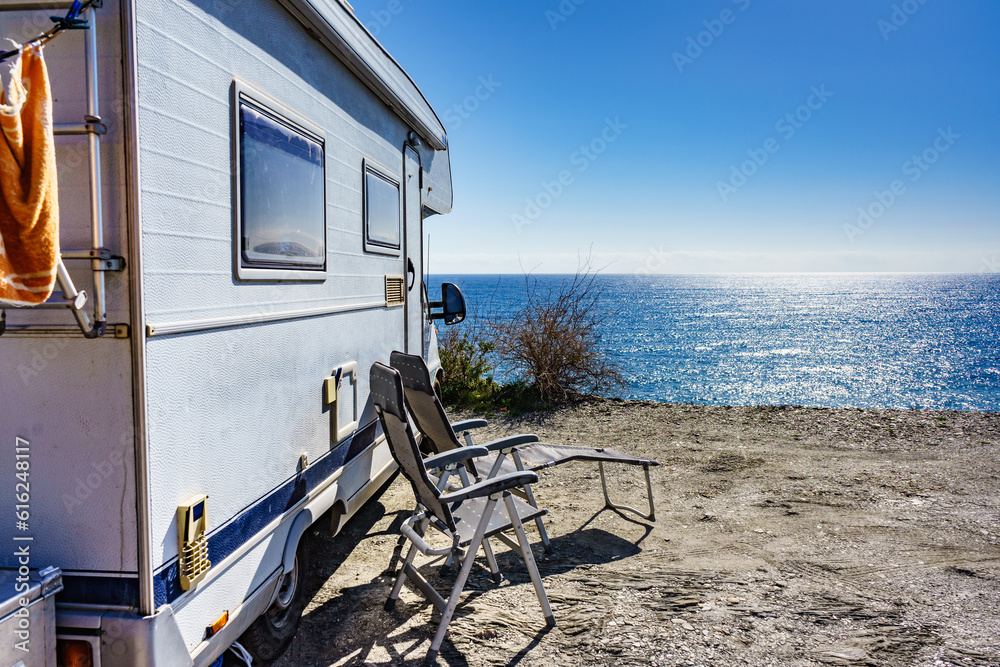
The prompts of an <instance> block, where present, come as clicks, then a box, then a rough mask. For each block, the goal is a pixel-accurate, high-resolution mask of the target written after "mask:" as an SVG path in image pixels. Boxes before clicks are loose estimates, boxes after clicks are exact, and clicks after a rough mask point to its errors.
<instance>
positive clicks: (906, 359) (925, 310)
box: [428, 273, 1000, 411]
mask: <svg viewBox="0 0 1000 667" xmlns="http://www.w3.org/2000/svg"><path fill="white" fill-rule="evenodd" d="M571 278H572V276H571V275H566V274H533V275H532V276H530V278H529V280H537V281H538V285H539V286H540V287H541V288H542V290H543V291H544V290H547V289H548V288H549V287H553V288H557V287H558V285H559V284H560V283H561V282H563V281H565V280H567V279H571ZM442 282H453V283H455V284H457V285H458V286H459V287H460V288H461V289H462V291H463V293H464V294H465V298H466V304H467V308H468V313H469V317H468V320H467V322H466V323H462V324H459V325H457V326H459V327H463V326H467V327H474V326H475V323H476V321H477V320H478V319H480V318H484V317H489V316H491V315H501V316H503V315H509V314H511V313H513V312H516V311H517V309H518V308H519V307H520V306H521V305H522V304H523V303H524V301H525V298H526V290H525V276H524V275H523V274H503V275H495V274H494V275H488V274H462V275H459V274H432V275H431V276H430V278H429V280H428V288H429V290H430V295H431V298H432V299H434V298H436V295H438V294H440V284H441V283H442ZM595 284H596V285H597V286H598V287H599V288H600V289H601V291H602V296H601V299H600V300H599V302H598V306H597V307H598V308H600V309H601V310H602V311H603V312H604V313H605V314H607V315H608V319H607V323H606V327H605V329H604V330H603V332H602V335H603V341H602V344H603V347H604V349H605V351H606V353H607V354H608V355H609V356H610V357H611V358H612V359H614V360H615V361H617V362H618V363H619V364H620V365H621V367H622V369H623V370H624V373H625V376H626V379H627V381H628V387H626V388H625V389H624V390H623V391H621V392H618V393H617V394H616V395H617V396H620V397H621V398H626V399H632V400H652V401H662V402H669V403H695V404H704V405H803V406H814V407H838V408H843V407H848V408H892V409H940V410H976V411H1000V274H992V273H986V274H947V273H734V274H673V275H670V274H663V275H641V274H640V275H635V274H603V273H602V274H598V275H597V277H596V282H595ZM443 328H444V327H443V325H442V324H440V323H438V329H439V333H441V332H442V329H443ZM495 377H496V379H497V380H499V381H506V380H510V379H513V377H512V375H511V374H510V372H508V371H506V370H505V369H503V368H500V369H498V370H497V372H496V373H495Z"/></svg>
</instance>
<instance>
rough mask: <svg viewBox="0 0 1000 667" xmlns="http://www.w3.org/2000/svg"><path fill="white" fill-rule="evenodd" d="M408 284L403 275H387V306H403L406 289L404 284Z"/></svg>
mask: <svg viewBox="0 0 1000 667" xmlns="http://www.w3.org/2000/svg"><path fill="white" fill-rule="evenodd" d="M405 284H406V282H405V280H404V279H403V276H386V277H385V305H386V308H389V307H392V306H402V305H403V301H404V296H403V295H404V294H405V293H406V290H405V289H404V285H405Z"/></svg>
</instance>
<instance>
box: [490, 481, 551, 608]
mask: <svg viewBox="0 0 1000 667" xmlns="http://www.w3.org/2000/svg"><path fill="white" fill-rule="evenodd" d="M503 501H504V504H505V505H506V506H507V516H508V517H509V518H510V522H511V524H513V526H514V532H515V533H516V534H517V541H518V542H519V543H520V544H521V555H522V556H523V557H524V566H525V567H527V568H528V576H530V577H531V583H532V584H534V585H535V594H536V595H538V602H539V604H541V605H542V613H543V614H544V615H545V623H546V624H547V625H549V626H552V625H555V624H556V618H555V616H553V615H552V607H551V606H549V596H548V595H546V594H545V586H543V585H542V577H541V575H540V574H538V566H537V565H535V557H534V556H532V554H531V545H530V544H528V536H527V535H525V534H524V526H523V525H522V524H521V517H520V516H519V515H518V513H517V508H516V507H515V506H514V499H513V498H512V497H511V495H510V492H509V491H504V494H503Z"/></svg>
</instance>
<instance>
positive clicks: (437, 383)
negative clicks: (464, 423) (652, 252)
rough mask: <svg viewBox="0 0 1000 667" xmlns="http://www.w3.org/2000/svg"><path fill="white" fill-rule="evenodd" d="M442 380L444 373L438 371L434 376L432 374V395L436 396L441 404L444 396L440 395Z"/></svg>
mask: <svg viewBox="0 0 1000 667" xmlns="http://www.w3.org/2000/svg"><path fill="white" fill-rule="evenodd" d="M443 380H444V373H441V372H440V371H439V372H438V374H437V375H436V376H434V395H435V396H437V399H438V401H440V402H441V403H442V404H443V403H444V398H443V397H442V395H441V382H442V381H443Z"/></svg>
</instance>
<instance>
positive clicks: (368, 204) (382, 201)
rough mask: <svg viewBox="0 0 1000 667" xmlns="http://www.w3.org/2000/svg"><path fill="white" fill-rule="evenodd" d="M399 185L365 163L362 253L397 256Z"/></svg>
mask: <svg viewBox="0 0 1000 667" xmlns="http://www.w3.org/2000/svg"><path fill="white" fill-rule="evenodd" d="M399 219H400V199H399V182H398V181H397V180H395V179H394V178H392V177H391V176H389V175H387V174H386V173H384V172H382V171H381V170H378V169H376V168H375V167H374V166H373V165H372V164H371V163H369V162H367V161H366V162H365V250H367V251H369V252H378V253H383V254H388V255H398V254H399Z"/></svg>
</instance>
